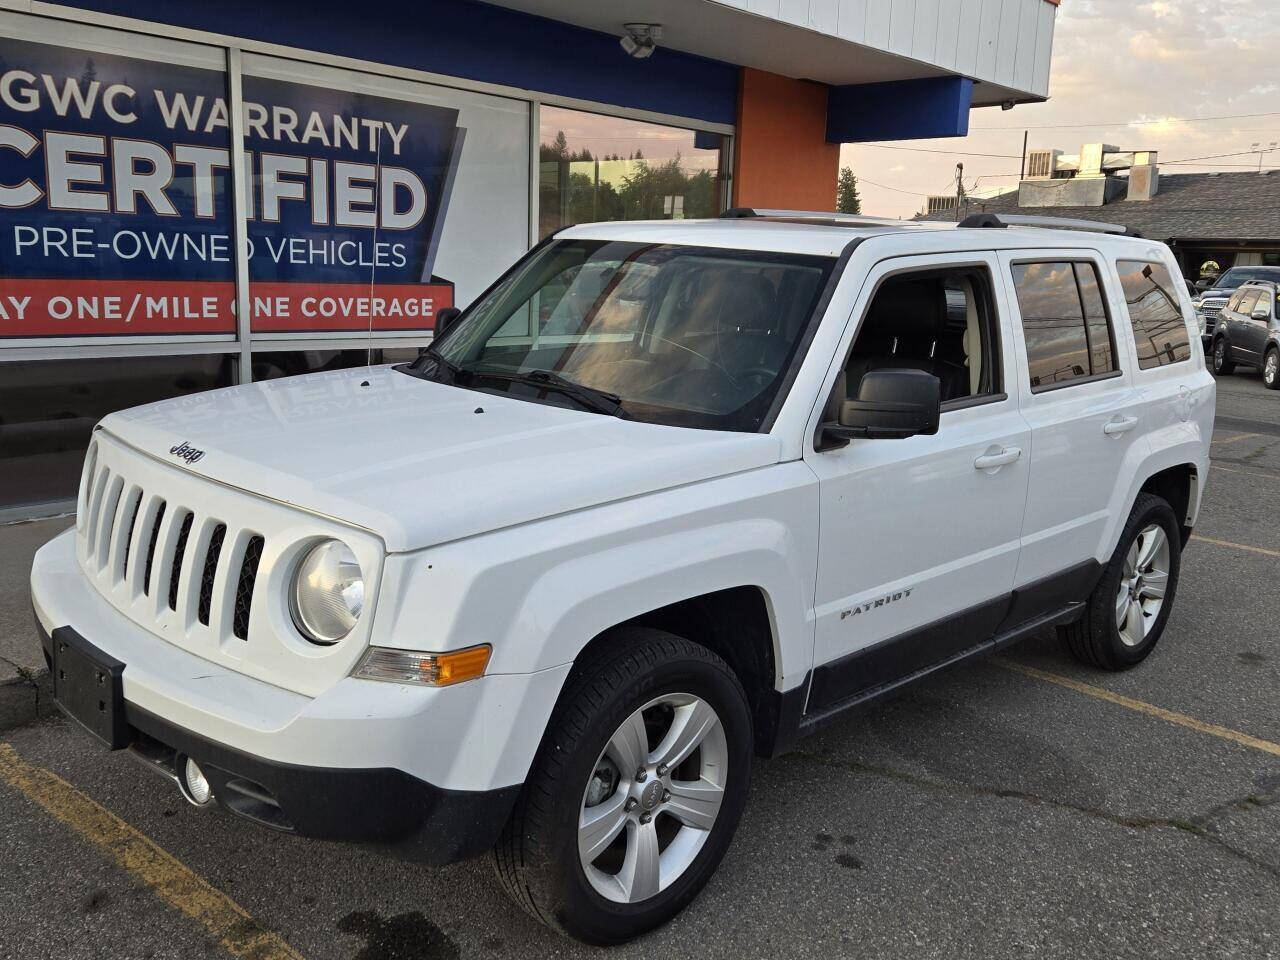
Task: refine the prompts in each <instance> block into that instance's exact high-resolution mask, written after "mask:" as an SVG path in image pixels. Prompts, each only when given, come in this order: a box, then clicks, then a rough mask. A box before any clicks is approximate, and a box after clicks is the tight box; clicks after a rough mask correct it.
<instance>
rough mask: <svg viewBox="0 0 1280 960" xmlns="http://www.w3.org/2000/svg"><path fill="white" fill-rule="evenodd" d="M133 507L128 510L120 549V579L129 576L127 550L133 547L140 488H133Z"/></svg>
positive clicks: (140, 500)
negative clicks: (127, 520) (125, 529)
mask: <svg viewBox="0 0 1280 960" xmlns="http://www.w3.org/2000/svg"><path fill="white" fill-rule="evenodd" d="M131 499H132V501H133V509H132V510H130V511H129V530H128V532H127V533H125V535H124V549H123V550H121V551H120V556H121V557H123V562H122V563H121V565H120V579H121V580H124V579H125V578H127V577H128V576H129V552H130V549H131V548H132V547H133V528H134V526H136V525H137V523H138V510H139V509H141V507H142V489H141V488H135V489H134V491H133V496H132V498H131Z"/></svg>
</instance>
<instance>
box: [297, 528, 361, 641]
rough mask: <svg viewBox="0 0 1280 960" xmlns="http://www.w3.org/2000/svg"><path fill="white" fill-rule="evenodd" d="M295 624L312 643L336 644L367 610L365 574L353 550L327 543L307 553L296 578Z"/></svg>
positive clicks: (331, 541)
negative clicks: (365, 605)
mask: <svg viewBox="0 0 1280 960" xmlns="http://www.w3.org/2000/svg"><path fill="white" fill-rule="evenodd" d="M289 608H290V611H291V612H292V613H293V622H294V625H295V626H297V628H298V629H299V630H300V631H301V632H302V634H303V636H305V637H306V638H307V639H308V640H310V641H312V642H313V643H324V644H329V643H337V642H338V641H339V640H341V639H342V638H343V637H345V636H346V635H347V634H348V633H350V632H351V630H352V628H353V627H354V626H355V625H356V621H357V620H359V619H360V611H361V610H363V609H364V575H363V574H362V573H361V572H360V563H359V561H357V560H356V555H355V554H354V553H352V552H351V548H350V547H348V546H347V545H346V544H345V543H343V542H342V541H340V540H324V541H322V542H320V543H317V544H316V545H315V546H314V547H312V548H311V549H310V550H308V551H307V554H306V556H304V557H303V558H302V562H301V563H299V564H298V571H297V573H295V574H294V576H293V589H292V590H291V591H290V603H289Z"/></svg>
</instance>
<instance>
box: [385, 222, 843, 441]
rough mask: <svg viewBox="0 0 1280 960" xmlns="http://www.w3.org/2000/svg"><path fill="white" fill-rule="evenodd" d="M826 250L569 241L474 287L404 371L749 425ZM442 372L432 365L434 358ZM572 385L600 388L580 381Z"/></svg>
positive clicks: (518, 392) (796, 342)
mask: <svg viewBox="0 0 1280 960" xmlns="http://www.w3.org/2000/svg"><path fill="white" fill-rule="evenodd" d="M834 266H835V260H834V258H831V257H817V256H802V255H796V254H780V253H757V252H753V251H746V250H723V249H713V248H707V247H688V246H677V245H674V244H646V243H619V242H609V241H601V240H564V241H557V242H553V243H551V244H549V245H547V246H546V247H544V248H542V249H540V250H538V251H536V252H535V253H534V254H533V255H531V256H530V257H529V258H528V259H527V260H525V261H524V262H523V263H522V264H520V265H518V266H517V267H516V268H515V269H514V270H512V272H511V273H510V274H508V275H507V276H506V277H505V278H504V279H503V280H502V281H501V282H500V283H499V284H498V285H497V286H496V287H494V289H492V290H490V291H489V292H488V293H487V294H486V295H485V296H484V297H482V298H481V300H479V301H478V302H477V303H476V304H474V305H473V306H472V307H471V309H469V310H468V311H467V313H466V315H465V316H464V317H463V318H462V319H461V320H460V321H458V326H457V327H456V328H454V329H452V330H450V332H449V333H448V335H446V336H445V337H442V338H441V342H440V344H439V347H438V348H437V350H436V351H435V354H438V356H439V357H441V358H442V359H443V361H445V362H444V363H442V364H433V362H432V357H433V354H432V353H428V354H426V355H424V356H423V357H421V358H419V360H418V361H416V362H415V363H414V364H413V365H412V367H411V368H410V370H411V372H417V373H419V374H420V375H422V374H424V373H426V372H428V371H432V370H433V367H439V368H442V369H443V370H444V371H447V373H448V376H449V378H451V379H452V380H453V382H459V383H462V384H463V385H465V386H467V387H472V388H475V389H487V390H493V391H498V392H503V393H506V394H509V395H511V396H516V397H520V398H522V399H529V400H537V401H540V402H545V403H557V404H561V405H578V406H585V407H588V408H589V409H597V410H599V411H600V412H604V413H608V412H612V413H617V414H619V415H621V416H625V417H630V418H633V419H637V420H645V421H648V422H652V423H665V424H671V425H676V426H690V427H704V428H710V429H719V430H737V431H755V430H758V429H760V428H761V426H762V425H763V424H764V423H765V421H766V419H767V417H768V415H769V413H770V411H771V409H773V407H774V405H775V402H779V403H780V402H781V400H782V399H783V397H784V396H785V390H784V383H785V382H786V381H787V379H788V377H787V374H788V372H789V371H790V369H791V365H792V362H793V361H794V360H795V359H796V358H797V354H798V353H799V350H800V345H801V343H802V342H804V341H805V333H806V332H807V331H808V329H809V327H810V324H811V323H812V322H813V319H814V312H815V309H816V307H817V304H818V301H819V299H820V298H821V295H822V291H823V288H824V287H825V285H826V283H827V280H828V278H829V277H830V276H831V272H832V270H833V268H834ZM437 372H439V371H437ZM573 386H580V387H585V388H589V389H590V390H592V391H595V392H596V393H597V394H598V395H599V396H604V397H607V398H608V401H609V403H608V404H607V405H604V406H601V404H600V402H599V396H597V397H595V398H594V401H595V402H593V403H586V402H583V401H584V400H592V399H593V398H591V397H584V396H583V395H581V394H580V393H579V394H575V393H574V391H573V390H572V389H567V387H568V388H571V387H573Z"/></svg>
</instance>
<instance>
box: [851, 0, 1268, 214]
mask: <svg viewBox="0 0 1280 960" xmlns="http://www.w3.org/2000/svg"><path fill="white" fill-rule="evenodd" d="M1242 114H1243V115H1248V114H1269V115H1268V116H1247V117H1240V115H1242ZM1223 116H1231V117H1237V118H1238V119H1223V120H1205V121H1201V122H1182V121H1183V119H1184V118H1197V117H1223ZM1139 121H1141V122H1139ZM969 122H970V128H969V130H970V132H969V136H968V137H967V138H964V139H948V140H920V141H900V142H895V143H893V144H892V146H894V147H917V148H921V149H928V150H941V151H966V152H970V153H982V154H996V155H997V156H963V155H958V154H940V153H923V152H914V151H906V150H891V149H884V148H880V147H875V146H872V145H870V144H851V145H847V146H845V147H843V148H842V150H841V162H842V163H843V164H846V165H848V166H850V167H852V168H853V170H854V172H855V173H857V174H858V177H859V181H860V193H861V195H862V210H863V212H864V213H868V214H877V215H881V216H911V215H912V214H914V213H917V212H918V211H919V210H920V208H921V205H922V204H923V201H924V196H923V195H924V194H930V193H950V192H954V190H955V175H956V169H955V168H956V163H957V162H963V163H964V178H965V186H966V188H967V189H969V190H972V189H973V188H974V187H975V185H976V186H977V187H979V188H984V187H990V186H993V185H997V184H1013V183H1016V182H1017V179H1018V177H1017V173H1018V168H1019V165H1020V162H1021V159H1020V158H1021V153H1022V132H1023V130H1024V129H1025V128H1028V127H1029V128H1030V134H1031V135H1030V148H1031V149H1035V148H1050V147H1056V148H1058V149H1061V150H1064V151H1066V152H1067V153H1076V152H1077V150H1078V149H1079V147H1080V144H1082V143H1091V142H1093V143H1096V142H1104V143H1109V144H1113V145H1115V146H1117V147H1119V148H1120V149H1122V150H1159V151H1160V163H1161V167H1162V171H1163V172H1165V173H1171V172H1174V171H1176V170H1185V171H1188V172H1190V171H1205V170H1242V169H1256V167H1257V164H1258V157H1257V155H1253V156H1249V155H1245V156H1226V157H1218V158H1217V159H1213V160H1200V159H1197V162H1196V163H1194V164H1172V163H1171V162H1170V161H1175V160H1182V159H1188V158H1202V157H1206V156H1210V155H1218V154H1228V153H1237V152H1240V151H1248V150H1249V149H1250V145H1251V144H1253V143H1255V142H1261V143H1263V144H1264V145H1266V144H1269V143H1271V142H1272V141H1280V0H1063V2H1062V5H1061V7H1060V8H1059V12H1058V23H1057V30H1056V32H1055V34H1054V47H1053V65H1052V71H1051V74H1050V82H1049V101H1048V102H1047V103H1042V104H1029V105H1020V106H1017V107H1015V108H1014V109H1013V110H1012V111H1007V112H1003V111H1001V110H1000V109H999V108H994V109H993V108H984V109H981V110H974V111H973V112H972V114H971V115H970V120H969ZM1077 125H1080V126H1077ZM1086 125H1087V126H1086ZM1053 126H1058V127H1059V129H1045V128H1047V127H1053ZM1064 126H1065V128H1062V127H1064ZM1037 128H1040V129H1037ZM1265 162H1266V166H1268V167H1280V151H1277V152H1275V153H1272V154H1269V155H1267V156H1266V157H1265ZM1233 164H1234V165H1238V166H1233ZM890 188H892V189H890Z"/></svg>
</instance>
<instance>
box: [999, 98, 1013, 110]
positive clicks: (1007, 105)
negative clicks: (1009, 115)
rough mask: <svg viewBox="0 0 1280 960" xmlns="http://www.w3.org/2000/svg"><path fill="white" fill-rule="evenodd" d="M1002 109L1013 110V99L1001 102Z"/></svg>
mask: <svg viewBox="0 0 1280 960" xmlns="http://www.w3.org/2000/svg"><path fill="white" fill-rule="evenodd" d="M1000 109H1001V110H1012V109H1013V101H1012V100H1006V101H1005V102H1004V103H1002V104H1000Z"/></svg>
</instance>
